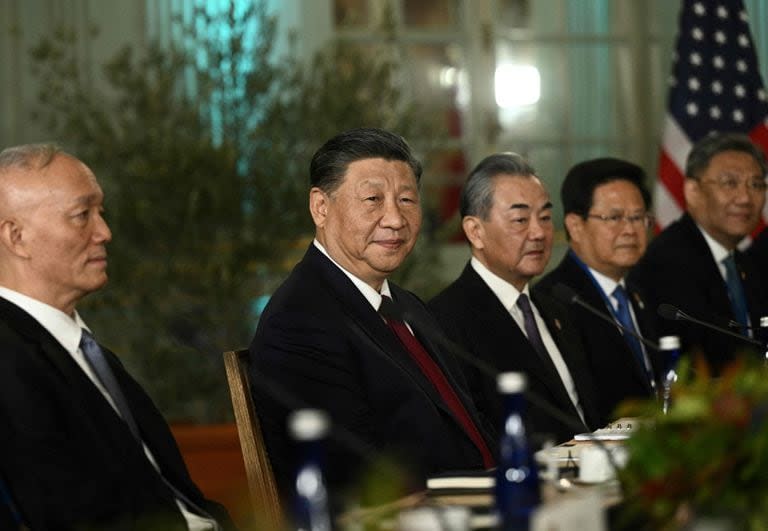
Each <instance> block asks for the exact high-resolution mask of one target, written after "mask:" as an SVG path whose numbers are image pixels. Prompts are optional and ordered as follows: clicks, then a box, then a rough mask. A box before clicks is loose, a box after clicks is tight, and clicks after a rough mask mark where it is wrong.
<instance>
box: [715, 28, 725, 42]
mask: <svg viewBox="0 0 768 531" xmlns="http://www.w3.org/2000/svg"><path fill="white" fill-rule="evenodd" d="M727 40H728V39H727V38H726V36H725V33H723V32H722V31H719V30H718V31H716V32H715V42H717V43H718V44H725V42H726V41H727Z"/></svg>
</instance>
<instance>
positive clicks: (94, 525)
mask: <svg viewBox="0 0 768 531" xmlns="http://www.w3.org/2000/svg"><path fill="white" fill-rule="evenodd" d="M103 199H104V194H103V193H102V190H101V187H100V186H99V184H98V182H97V181H96V177H95V176H94V174H93V172H91V170H90V169H88V167H87V166H86V165H85V164H83V163H82V162H80V161H79V160H77V159H76V158H74V157H73V156H71V155H68V154H66V153H64V152H62V151H60V150H59V149H58V148H57V147H56V146H53V145H47V144H46V145H24V146H18V147H13V148H8V149H6V150H4V151H2V152H0V477H2V478H4V479H5V483H6V486H7V490H9V491H10V498H11V500H12V502H13V503H14V504H15V507H16V509H17V513H18V519H19V520H21V522H19V523H20V524H21V523H23V524H25V525H26V526H28V527H29V528H31V529H35V530H38V529H82V528H88V529H121V530H127V529H136V530H138V529H142V530H144V529H157V530H161V529H162V530H186V529H190V530H202V529H221V526H222V525H224V526H226V527H231V523H230V522H229V518H228V516H227V515H226V511H224V510H223V508H222V507H220V506H218V505H216V504H214V503H212V502H209V501H208V500H206V499H205V498H204V497H203V495H202V494H201V492H200V491H199V489H198V488H197V487H196V486H195V484H194V483H193V482H192V480H191V479H190V477H189V473H188V472H187V469H186V467H185V465H184V461H183V460H182V457H181V455H180V453H179V451H178V448H177V446H176V443H175V441H174V439H173V436H172V435H171V433H170V430H169V429H168V426H167V424H166V423H165V421H164V420H163V418H162V416H161V415H160V413H159V412H158V411H157V409H156V408H155V406H154V404H153V403H152V401H151V399H150V398H149V396H147V394H146V393H145V392H144V391H143V390H142V389H141V387H140V386H139V385H138V383H136V381H135V380H133V379H132V378H131V376H130V375H128V373H127V372H125V369H124V368H123V366H122V365H121V363H120V361H118V358H117V357H116V356H115V355H114V354H113V353H111V352H110V351H108V350H107V349H106V348H104V347H101V346H100V345H99V344H98V343H97V342H96V341H95V340H94V338H93V335H92V334H91V332H90V330H89V329H88V326H87V325H86V324H85V322H84V321H83V319H82V318H81V316H80V315H79V314H78V313H77V310H76V309H75V307H76V305H77V303H78V302H79V301H80V300H81V299H82V298H83V297H84V296H85V295H87V294H89V293H91V292H94V291H96V290H98V289H100V288H101V287H102V286H104V284H106V282H107V250H106V245H107V243H109V241H110V240H111V238H112V233H111V232H110V230H109V227H108V226H107V223H106V221H105V220H104V218H103V212H104V208H103V205H102V203H103Z"/></svg>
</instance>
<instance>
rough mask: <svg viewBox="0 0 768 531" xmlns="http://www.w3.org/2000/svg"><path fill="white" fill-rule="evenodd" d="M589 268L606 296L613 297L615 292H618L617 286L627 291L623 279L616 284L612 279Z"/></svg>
mask: <svg viewBox="0 0 768 531" xmlns="http://www.w3.org/2000/svg"><path fill="white" fill-rule="evenodd" d="M587 268H588V269H589V272H590V273H592V276H593V277H594V279H595V281H596V282H597V285H598V286H600V289H602V290H603V293H605V294H606V295H608V296H613V292H614V291H615V290H616V286H621V287H623V288H625V289H626V286H625V285H624V279H623V278H622V279H621V280H620V281H618V282H616V281H615V280H613V279H612V278H611V277H609V276H606V275H604V274H602V273H600V272H599V271H595V270H594V269H592V268H591V267H589V266H587Z"/></svg>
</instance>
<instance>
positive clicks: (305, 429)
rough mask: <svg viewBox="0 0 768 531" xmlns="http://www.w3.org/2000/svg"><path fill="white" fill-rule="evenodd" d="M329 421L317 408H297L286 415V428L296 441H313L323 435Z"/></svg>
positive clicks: (325, 432)
mask: <svg viewBox="0 0 768 531" xmlns="http://www.w3.org/2000/svg"><path fill="white" fill-rule="evenodd" d="M330 426H331V422H330V420H329V419H328V415H327V414H326V413H325V412H324V411H322V410H319V409H297V410H296V411H294V412H293V413H291V414H290V415H289V416H288V430H289V431H290V433H291V436H292V437H293V438H294V439H296V440H297V441H314V440H316V439H321V438H323V437H325V435H326V434H327V433H328V429H329V428H330Z"/></svg>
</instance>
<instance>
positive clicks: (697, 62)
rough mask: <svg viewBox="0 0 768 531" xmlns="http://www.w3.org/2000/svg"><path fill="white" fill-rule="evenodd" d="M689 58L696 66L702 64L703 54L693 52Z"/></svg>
mask: <svg viewBox="0 0 768 531" xmlns="http://www.w3.org/2000/svg"><path fill="white" fill-rule="evenodd" d="M688 59H689V60H690V61H691V64H692V65H695V66H701V54H700V53H698V52H693V53H692V54H691V55H690V56H689V57H688Z"/></svg>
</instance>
